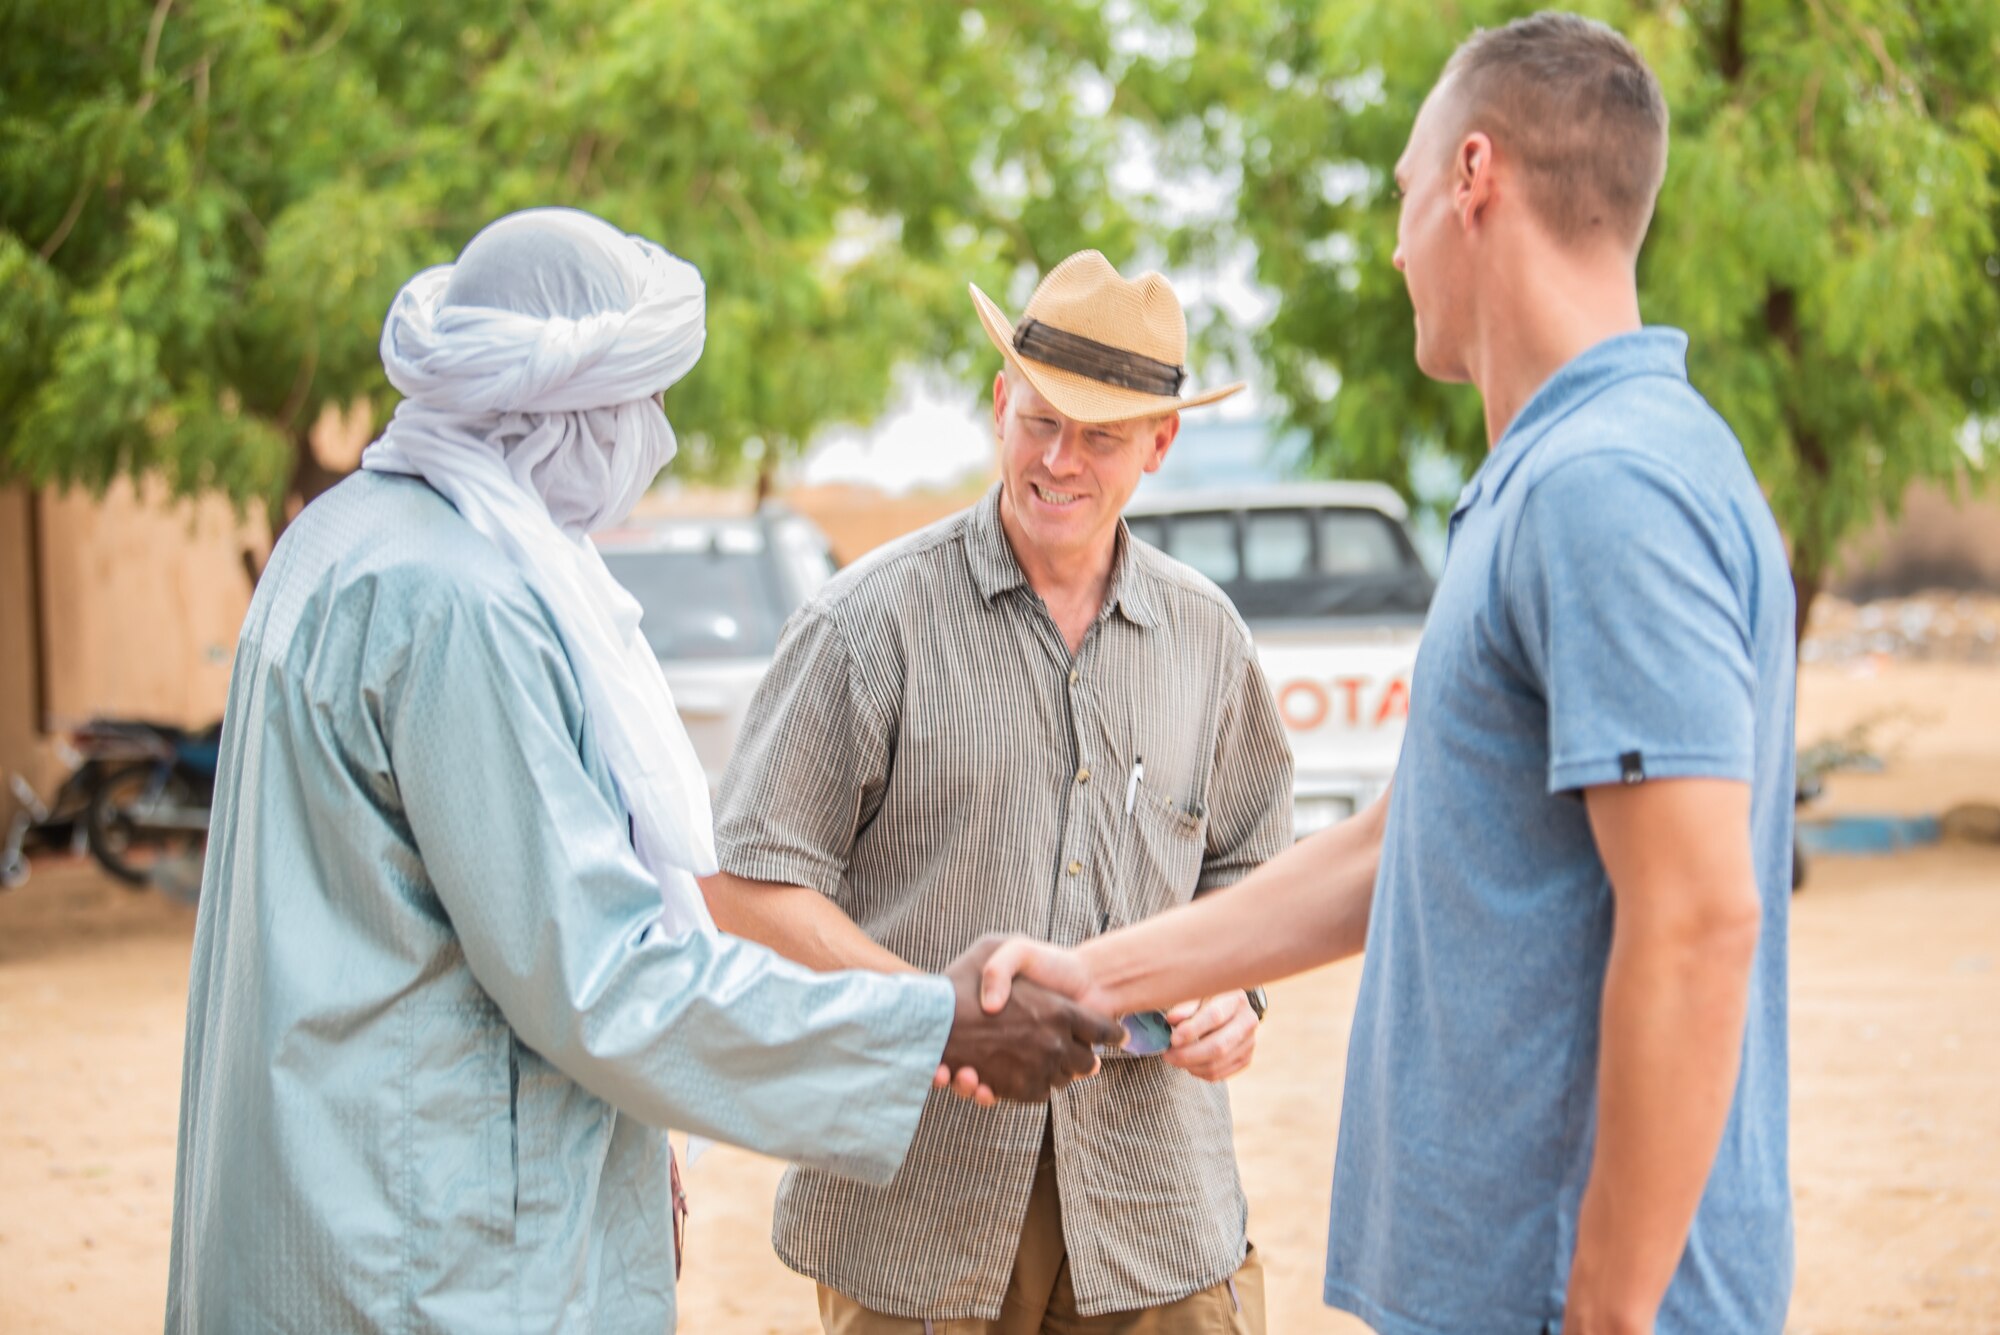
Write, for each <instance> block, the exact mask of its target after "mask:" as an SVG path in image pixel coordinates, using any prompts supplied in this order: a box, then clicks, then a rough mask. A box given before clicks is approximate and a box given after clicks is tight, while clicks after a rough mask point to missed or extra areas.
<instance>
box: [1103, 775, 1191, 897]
mask: <svg viewBox="0 0 2000 1335" xmlns="http://www.w3.org/2000/svg"><path fill="white" fill-rule="evenodd" d="M1207 843H1208V814H1207V812H1206V811H1205V810H1203V809H1202V808H1201V806H1200V804H1199V803H1196V804H1192V806H1184V805H1183V804H1181V803H1180V802H1178V801H1176V800H1175V799H1174V797H1173V796H1172V794H1170V793H1165V792H1162V791H1160V790H1159V789H1158V788H1154V787H1152V786H1150V785H1148V784H1147V783H1145V782H1144V781H1143V780H1142V781H1141V782H1140V783H1139V784H1138V785H1137V787H1136V789H1135V790H1134V793H1133V800H1132V814H1131V815H1129V816H1125V817H1123V818H1122V819H1121V821H1120V823H1119V839H1118V861H1117V867H1118V876H1117V881H1116V891H1115V895H1114V899H1115V902H1113V903H1111V904H1107V905H1106V906H1105V908H1106V911H1107V914H1108V916H1109V918H1110V921H1111V925H1112V926H1113V927H1117V926H1121V925H1123V924H1125V923H1133V922H1138V921H1139V920H1140V919H1142V918H1150V917H1151V916H1153V915H1154V914H1155V913H1161V912H1164V911H1165V910H1167V909H1170V908H1173V907H1174V906H1175V905H1177V904H1185V903H1187V902H1188V900H1190V899H1192V898H1194V889H1195V882H1196V881H1197V880H1198V879H1200V876H1201V858H1202V851H1203V849H1204V848H1206V847H1207Z"/></svg>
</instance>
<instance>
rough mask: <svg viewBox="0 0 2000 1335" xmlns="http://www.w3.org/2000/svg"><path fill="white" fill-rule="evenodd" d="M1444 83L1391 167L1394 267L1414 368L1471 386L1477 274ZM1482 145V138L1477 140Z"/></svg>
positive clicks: (1427, 101) (1453, 118)
mask: <svg viewBox="0 0 2000 1335" xmlns="http://www.w3.org/2000/svg"><path fill="white" fill-rule="evenodd" d="M1450 85H1451V80H1450V79H1449V78H1448V77H1447V78H1446V80H1445V81H1444V82H1443V83H1440V84H1439V85H1438V86H1437V87H1436V88H1435V89H1434V90H1432V92H1431V95H1430V97H1428V98H1427V99H1425V101H1424V105H1423V109H1422V110H1421V111H1419V112H1418V113H1417V122H1416V124H1415V125H1414V126H1412V127H1411V129H1410V142H1409V145H1408V147H1406V148H1405V149H1404V150H1403V156H1402V157H1401V158H1400V159H1399V160H1398V161H1397V163H1396V189H1397V192H1398V194H1399V195H1400V196H1401V198H1402V208H1401V211H1400V212H1399V213H1398V215H1397V218H1396V254H1395V261H1394V262H1395V265H1396V269H1397V271H1398V272H1399V273H1401V274H1402V275H1403V283H1404V285H1405V286H1406V287H1407V288H1408V289H1409V293H1410V306H1411V308H1412V311H1413V312H1414V314H1415V317H1416V325H1417V367H1418V369H1419V370H1421V371H1422V372H1423V373H1424V374H1425V375H1427V376H1430V377H1431V378H1432V379H1433V380H1445V381H1464V380H1467V379H1469V378H1470V374H1469V372H1468V370H1467V367H1466V362H1465V342H1466V338H1467V336H1468V334H1469V332H1470V326H1471V313H1472V304H1473V298H1474V295H1475V291H1474V288H1475V283H1474V280H1475V278H1476V274H1475V272H1474V265H1473V263H1472V257H1471V254H1470V249H1471V247H1470V239H1469V238H1468V236H1467V235H1466V232H1467V229H1466V227H1465V225H1464V213H1463V210H1464V206H1465V203H1466V200H1465V198H1464V194H1465V191H1464V190H1463V189H1462V185H1463V184H1464V182H1463V181H1462V179H1461V177H1462V173H1461V171H1460V170H1459V168H1460V161H1459V158H1460V156H1461V155H1460V154H1459V153H1456V152H1454V150H1455V149H1459V148H1460V147H1461V146H1460V145H1458V144H1455V143H1454V142H1452V139H1453V135H1454V132H1455V130H1456V122H1457V121H1458V120H1459V119H1460V118H1459V117H1458V116H1457V115H1456V114H1455V113H1454V111H1453V109H1452V107H1451V106H1450V102H1451V91H1450ZM1481 138H1483V136H1482V137H1481Z"/></svg>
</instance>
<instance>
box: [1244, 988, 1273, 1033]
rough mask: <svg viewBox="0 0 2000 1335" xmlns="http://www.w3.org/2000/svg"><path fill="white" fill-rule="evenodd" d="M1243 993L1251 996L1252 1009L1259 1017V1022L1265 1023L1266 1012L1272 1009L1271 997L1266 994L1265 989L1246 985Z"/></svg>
mask: <svg viewBox="0 0 2000 1335" xmlns="http://www.w3.org/2000/svg"><path fill="white" fill-rule="evenodd" d="M1243 995H1244V996H1246V997H1248V998H1250V1010H1251V1013H1252V1014H1254V1015H1255V1016H1256V1017H1257V1023H1259V1024H1262V1023H1264V1012H1265V1011H1268V1010H1270V1009H1271V999H1270V998H1269V997H1267V996H1265V995H1264V989H1263V988H1261V987H1246V988H1244V989H1243Z"/></svg>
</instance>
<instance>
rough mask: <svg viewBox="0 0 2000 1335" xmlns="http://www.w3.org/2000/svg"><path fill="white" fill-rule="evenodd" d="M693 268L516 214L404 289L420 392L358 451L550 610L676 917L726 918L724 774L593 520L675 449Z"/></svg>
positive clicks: (680, 925) (563, 223)
mask: <svg viewBox="0 0 2000 1335" xmlns="http://www.w3.org/2000/svg"><path fill="white" fill-rule="evenodd" d="M703 312H704V294H703V289H702V282H701V275H700V274H699V273H698V272H696V270H695V268H694V266H692V265H690V264H688V263H687V262H686V261H684V260H681V259H678V258H676V257H675V256H673V255H670V254H668V253H667V252H666V251H665V250H662V249H661V248H660V247H658V246H656V245H654V244H653V243H652V242H650V241H647V240H645V239H644V238H642V237H637V236H628V235H626V234H624V233H622V232H620V231H618V230H617V229H616V228H614V227H612V226H611V225H610V224H608V223H606V222H604V221H603V220H602V219H599V218H595V217H592V216H591V215H590V214H588V213H580V212H578V211H576V210H574V209H530V210H528V211H526V212H523V213H514V214H509V215H508V216H507V217H505V218H502V219H500V220H499V221H498V222H495V223H493V224H492V225H491V226H489V227H487V228H486V229H485V230H484V231H482V232H481V233H480V234H479V235H478V236H475V237H474V238H472V241H471V243H470V244H468V245H467V246H466V248H465V251H464V253H463V254H461V255H460V256H459V258H458V262H457V263H456V264H446V265H440V266H438V267H436V268H433V269H426V270H424V271H423V272H422V273H420V274H418V275H417V276H416V277H415V278H412V279H411V280H410V281H409V282H408V283H407V284H406V285H405V286H404V288H403V290H402V291H401V292H399V293H397V294H396V300H395V303H394V304H393V305H391V306H390V308H389V318H388V320H387V322H386V323H385V324H384V325H383V327H382V365H383V368H384V369H385V370H387V372H388V373H389V383H391V384H392V385H394V386H395V387H396V388H397V389H399V390H401V391H402V392H403V393H404V394H405V395H407V396H408V397H407V398H405V399H404V401H403V402H402V404H401V405H399V406H398V407H397V409H396V415H395V417H394V419H393V420H392V421H391V422H390V423H389V429H388V430H387V431H385V432H383V433H382V437H381V439H379V440H377V441H376V442H375V443H374V444H372V445H370V446H369V447H368V449H367V451H366V452H365V453H364V454H363V455H362V456H361V466H362V467H363V468H366V469H372V470H375V471H378V472H390V473H406V474H410V475H413V476H416V477H421V478H423V479H424V480H425V481H426V482H428V483H430V485H431V486H433V487H435V488H436V489H437V490H438V491H439V492H440V493H441V494H442V495H443V496H444V497H445V498H446V499H447V500H449V501H450V502H451V503H452V505H453V506H455V507H456V508H457V509H458V512H459V513H460V514H461V515H463V516H464V517H465V519H466V521H467V522H468V523H470V524H471V525H472V527H473V528H475V529H477V530H478V531H479V532H480V533H481V534H483V535H485V537H487V538H488V539H489V540H491V541H492V542H493V544H494V545H495V546H497V547H498V548H499V549H500V550H501V551H502V552H503V553H504V554H505V555H506V556H507V558H508V559H509V560H511V561H512V562H513V563H514V565H515V566H516V567H517V568H518V569H519V570H520V571H521V573H522V575H523V576H525V577H526V579H527V581H528V584H529V586H530V587H532V588H533V589H534V590H535V591H536V592H537V593H538V594H540V595H541V598H542V601H543V602H544V603H545V604H546V605H547V606H548V608H549V610H550V612H551V613H552V614H553V615H554V617H555V620H556V626H557V629H558V631H559V632H560V633H561V635H562V640H563V646H564V648H565V649H566V650H567V651H568V653H569V657H570V661H571V663H572V664H574V666H575V668H576V672H577V677H578V679H579V682H580V684H581V686H582V688H583V699H584V708H585V710H586V712H587V714H588V715H589V717H590V718H591V719H592V720H593V726H594V730H595V734H596V736H597V739H598V742H599V743H600V744H601V745H602V746H603V748H604V752H605V756H606V759H607V760H608V761H609V763H610V768H611V773H612V776H613V778H615V779H616V780H617V784H618V791H619V794H620V796H621V797H623V799H624V801H625V805H626V808H627V810H628V811H629V813H630V815H631V817H632V830H633V846H634V848H635V849H636V850H637V852H638V854H639V857H640V860H641V861H642V862H644V863H645V865H646V867H647V869H648V870H649V871H650V872H652V873H653V875H654V877H655V878H656V879H657V880H658V881H659V883H660V892H661V897H662V901H663V904H664V910H663V913H662V919H661V920H662V923H663V925H664V926H665V927H666V928H667V929H668V930H669V931H671V932H673V933H675V934H679V933H681V932H684V931H688V930H698V931H707V932H713V931H714V930H715V928H714V924H713V922H712V921H711V919H710V918H709V916H708V909H707V906H706V904H705V903H704V902H703V900H702V896H701V891H700V888H699V887H698V886H696V885H695V883H694V880H693V877H694V876H705V875H709V874H711V873H713V872H714V871H715V870H716V860H715V835H714V830H713V828H712V817H711V816H710V813H709V803H708V784H707V781H706V780H705V778H704V777H703V775H702V770H701V765H700V763H699V762H698V761H697V760H696V758H695V754H694V747H693V746H692V745H691V744H690V743H689V741H688V737H687V733H686V731H685V730H684V729H683V728H682V727H681V722H680V718H679V716H678V715H677V714H676V713H675V712H674V702H673V696H672V694H671V693H670V692H669V691H668V689H667V681H666V677H665V676H664V675H663V674H662V673H661V671H660V664H659V660H658V659H657V658H655V657H654V656H653V651H652V650H651V648H650V647H648V645H647V644H646V640H645V637H644V636H642V635H641V634H640V633H639V618H640V608H639V604H638V603H637V602H636V601H635V600H634V599H633V598H632V596H631V595H630V594H629V593H627V592H626V591H625V590H624V589H623V588H622V587H621V586H620V585H619V584H618V583H617V581H615V580H614V579H612V577H611V572H610V571H608V570H606V569H605V566H604V561H603V558H602V557H600V556H599V555H598V554H597V549H596V547H594V546H593V545H591V543H590V542H589V541H588V539H587V538H586V537H585V535H586V534H587V533H590V532H592V531H594V530H596V529H599V528H604V527H606V526H608V525H611V524H615V523H617V522H619V521H620V520H622V519H623V518H624V517H625V516H626V514H628V513H629V512H630V511H631V509H632V507H633V505H635V504H636V503H637V502H638V500H639V498H640V497H641V496H642V495H644V494H645V491H646V488H647V487H648V486H650V485H652V481H653V479H654V477H656V476H657V475H658V474H659V471H660V470H661V469H662V468H664V467H665V466H666V464H667V461H668V460H669V459H671V458H672V457H673V454H674V432H673V428H672V427H671V426H669V425H668V424H667V417H666V413H665V412H664V411H663V410H662V409H661V406H660V404H659V402H658V400H657V399H656V398H655V397H654V396H655V395H657V394H659V392H660V391H661V390H663V389H665V388H666V387H667V386H669V385H671V384H673V383H674V382H675V381H677V380H679V379H680V378H681V377H682V376H684V375H686V374H687V373H688V371H689V369H690V368H692V367H693V366H694V364H695V362H696V360H697V359H698V358H700V356H701V349H702V341H703V339H704V337H705V331H704V328H703V323H702V321H703Z"/></svg>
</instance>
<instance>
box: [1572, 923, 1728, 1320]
mask: <svg viewBox="0 0 2000 1335" xmlns="http://www.w3.org/2000/svg"><path fill="white" fill-rule="evenodd" d="M1756 935H1757V934H1756V928H1755V924H1754V921H1753V922H1752V923H1750V924H1749V925H1747V927H1746V925H1744V924H1740V923H1739V924H1736V925H1734V926H1726V927H1723V928H1720V929H1719V930H1716V931H1712V932H1708V933H1666V932H1661V933H1653V934H1646V933H1644V932H1643V929H1640V928H1630V927H1628V928H1623V929H1614V933H1613V939H1612V949H1611V957H1610V961H1609V965H1608V968H1607V971H1606V974H1605V981H1604V1001H1603V1014H1602V1033H1601V1038H1600V1047H1599V1057H1598V1110H1597V1140H1596V1147H1595V1151H1594V1157H1593V1159H1592V1163H1591V1172H1590V1178H1589V1180H1588V1183H1587V1185H1586V1187H1585V1191H1584V1197H1583V1205H1582V1209H1581V1214H1580V1218H1579V1220H1578V1237H1577V1247H1576V1258H1575V1264H1574V1267H1573V1269H1572V1273H1571V1277H1570V1287H1571V1291H1572V1293H1578V1294H1587V1295H1589V1300H1590V1302H1591V1304H1592V1306H1593V1309H1594V1310H1593V1311H1592V1312H1591V1318H1592V1320H1591V1322H1590V1324H1589V1326H1588V1328H1589V1329H1607V1330H1619V1329H1635V1330H1651V1328H1652V1327H1651V1321H1652V1316H1653V1313H1654V1312H1655V1311H1656V1310H1657V1309H1658V1306H1659V1303H1660V1300H1661V1298H1662V1297H1663V1296H1664V1294H1665V1293H1666V1290H1667V1286H1668V1284H1669V1283H1670V1282H1671V1281H1672V1279H1673V1274H1674V1270H1675V1268H1676V1267H1677V1266H1678V1265H1679V1263H1680V1257H1681V1252H1682V1250H1683V1249H1684V1248H1685V1246H1686V1243H1687V1236H1688V1229H1689V1227H1690V1226H1691V1225H1692V1223H1693V1220H1694V1215H1695V1210H1696V1208H1697V1207H1698V1206H1699V1204H1700V1202H1701V1196H1702V1192H1703V1190H1704V1189H1705V1187H1706V1185H1707V1182H1708V1176H1709V1170H1710V1168H1711V1167H1712V1165H1713V1164H1714V1161H1715V1154H1716V1149H1717V1147H1718V1145H1720V1143H1721V1140H1722V1133H1723V1128H1724V1126H1725V1124H1726V1123H1727V1121H1728V1118H1729V1109H1730V1105H1731V1102H1732V1099H1733V1096H1734V1093H1735V1089H1736V1078H1737V1071H1738V1067H1739V1065H1740V1063H1741V1059H1742V1046H1743V1026H1744V1020H1745V1013H1746V1009H1747V1006H1748V998H1749V982H1750V973H1751V965H1752V961H1753V959H1754V956H1755V952H1756ZM1600 1321H1601V1322H1602V1323H1603V1324H1601V1325H1600V1324H1598V1323H1599V1322H1600Z"/></svg>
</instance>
